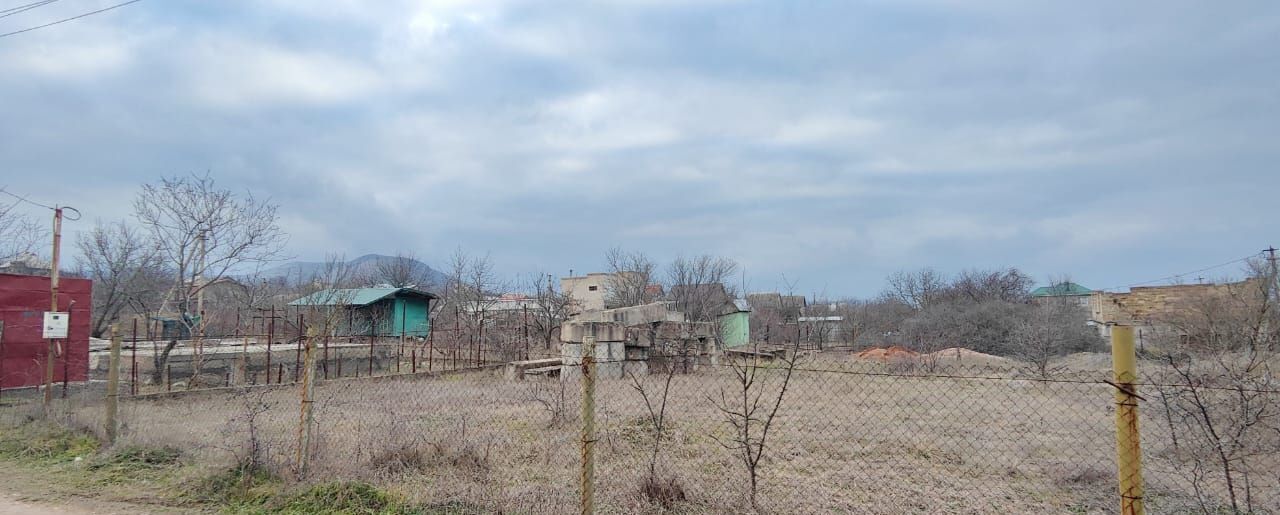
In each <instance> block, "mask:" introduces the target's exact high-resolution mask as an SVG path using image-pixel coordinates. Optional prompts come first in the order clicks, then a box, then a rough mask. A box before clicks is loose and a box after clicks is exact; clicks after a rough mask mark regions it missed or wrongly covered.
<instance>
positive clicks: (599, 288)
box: [560, 272, 662, 314]
mask: <svg viewBox="0 0 1280 515" xmlns="http://www.w3.org/2000/svg"><path fill="white" fill-rule="evenodd" d="M618 274H632V275H629V276H624V277H639V274H637V273H636V272H618ZM618 274H613V273H607V272H593V273H589V274H587V275H584V276H573V277H561V278H560V291H562V292H564V293H565V294H566V295H568V296H569V297H570V298H572V299H573V304H572V306H571V308H570V310H569V313H570V314H577V313H582V312H585V311H600V310H602V309H608V308H616V307H621V306H610V305H608V294H609V293H608V290H609V285H610V282H611V281H613V279H614V277H617V276H618ZM637 280H638V279H637ZM645 291H646V294H647V295H652V297H650V298H651V299H656V298H658V297H661V296H662V287H661V286H658V285H656V284H651V285H649V286H647V287H646V289H645Z"/></svg>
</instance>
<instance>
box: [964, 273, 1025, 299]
mask: <svg viewBox="0 0 1280 515" xmlns="http://www.w3.org/2000/svg"><path fill="white" fill-rule="evenodd" d="M1031 284H1032V279H1031V276H1029V275H1027V274H1024V273H1022V271H1021V270H1018V269H1017V268H1007V269H1004V270H975V269H970V270H965V271H963V272H960V275H958V276H956V278H955V279H954V280H953V281H951V284H950V285H949V286H948V287H947V288H946V290H947V292H948V293H949V295H948V296H950V297H952V298H955V299H958V300H961V301H968V302H988V301H1002V302H1026V300H1027V295H1028V294H1029V293H1030V291H1031Z"/></svg>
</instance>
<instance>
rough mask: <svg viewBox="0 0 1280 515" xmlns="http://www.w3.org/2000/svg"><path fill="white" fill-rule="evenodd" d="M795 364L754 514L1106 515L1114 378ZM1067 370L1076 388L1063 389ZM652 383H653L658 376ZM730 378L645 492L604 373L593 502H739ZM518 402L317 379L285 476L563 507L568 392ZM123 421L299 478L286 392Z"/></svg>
mask: <svg viewBox="0 0 1280 515" xmlns="http://www.w3.org/2000/svg"><path fill="white" fill-rule="evenodd" d="M877 367H880V368H877ZM805 368H806V370H805V371H802V372H798V373H797V375H796V378H795V379H794V381H793V386H792V390H791V391H790V392H788V397H787V400H786V402H785V403H784V407H783V410H782V412H781V414H780V419H779V421H778V425H777V427H776V429H775V430H776V433H775V434H774V435H772V436H771V439H770V442H769V446H768V451H767V452H768V457H767V459H766V461H765V463H764V464H763V466H762V469H763V472H762V474H763V477H762V487H761V488H762V489H761V492H760V500H761V504H762V506H763V508H764V509H765V510H766V511H772V512H780V513H825V512H858V513H903V512H918V513H987V512H992V511H1004V512H1012V513H1062V512H1075V513H1110V512H1113V511H1114V510H1115V506H1116V503H1117V502H1118V501H1117V499H1116V496H1115V489H1116V487H1115V479H1114V477H1113V470H1114V458H1113V456H1114V454H1113V453H1114V445H1115V437H1114V420H1113V418H1112V417H1113V416H1114V415H1113V411H1112V402H1113V400H1112V389H1111V387H1109V386H1106V385H1104V384H1098V383H1096V382H1094V383H1091V382H1088V381H1082V382H1079V383H1075V382H1054V383H1044V382H1035V381H1030V380H1026V379H1018V378H1014V377H1015V376H1013V375H1009V374H1008V373H1007V372H1008V371H995V370H977V371H975V370H972V369H966V370H965V372H969V374H968V375H969V376H972V377H975V378H973V379H954V378H952V379H941V378H936V377H904V376H892V375H879V374H881V373H883V372H884V371H885V370H886V369H885V368H884V367H883V365H877V364H859V363H850V362H849V360H847V359H845V358H844V357H843V356H830V357H825V356H824V357H820V358H818V359H817V360H813V361H810V362H809V364H808V365H806V366H805ZM807 369H829V370H831V371H828V372H817V371H810V370H807ZM949 371H950V372H959V371H960V370H959V369H950V370H949ZM1002 374H1003V375H1002ZM957 375H960V374H957ZM1024 377H1025V376H1024ZM1095 377H1096V374H1095ZM1072 378H1081V379H1087V378H1084V377H1082V376H1070V377H1063V378H1062V379H1064V380H1071V379H1072ZM649 381H651V383H650V386H651V387H652V388H660V387H661V382H660V378H659V377H656V376H654V377H650V378H649ZM731 387H732V383H731V381H730V380H729V374H728V373H727V371H726V370H724V369H723V368H720V367H704V368H703V369H701V370H699V371H697V372H696V373H694V374H690V375H680V376H676V377H675V379H674V380H673V382H672V386H671V388H672V390H671V397H670V401H669V402H670V406H669V408H668V416H669V418H670V420H669V423H668V431H669V434H666V435H664V438H663V442H664V448H663V450H662V452H661V454H660V458H659V465H658V471H659V474H660V476H661V478H662V479H661V480H660V481H659V482H658V483H655V484H649V481H648V478H647V476H648V473H647V472H648V470H647V469H648V453H649V451H650V448H651V447H650V446H651V442H652V435H651V433H650V431H651V430H650V429H649V427H650V426H648V425H647V423H646V422H645V418H644V417H645V416H646V411H645V408H644V405H643V402H642V401H641V399H640V398H639V395H637V394H636V392H635V391H634V390H633V389H632V388H631V385H630V383H629V381H628V380H608V381H602V382H601V383H600V384H599V385H598V389H597V392H598V397H597V398H598V401H597V424H598V427H599V435H598V443H597V446H596V452H597V459H598V461H597V467H596V477H597V487H596V491H597V495H598V497H597V506H598V509H599V511H600V512H602V513H646V512H663V511H677V512H726V511H730V512H741V511H746V510H747V505H746V504H745V500H744V492H745V485H746V481H747V480H746V475H745V472H744V470H743V468H742V465H741V463H740V462H739V461H737V459H736V458H735V457H734V456H733V455H732V454H731V453H730V452H729V451H727V450H726V449H725V448H724V447H723V446H721V445H720V443H719V441H720V440H723V439H724V438H726V437H727V436H728V435H729V433H730V431H729V427H728V426H727V425H726V424H725V422H724V420H723V418H722V415H721V414H720V413H719V412H718V411H717V410H716V409H715V407H714V404H713V403H712V401H711V400H710V398H711V397H712V396H718V395H719V394H720V392H721V389H725V391H727V392H732V390H731ZM528 391H529V385H528V384H526V383H512V382H506V381H503V380H502V379H501V378H500V377H498V376H497V375H496V374H493V373H488V372H485V373H475V374H470V375H461V376H452V377H441V378H431V379H425V378H417V379H404V380H383V381H379V382H357V381H342V382H329V383H324V384H321V385H319V386H318V387H317V389H316V399H317V403H316V421H317V424H318V430H317V431H316V433H315V439H314V442H315V445H314V448H313V449H312V450H311V452H312V456H313V457H312V462H311V468H310V470H309V473H308V474H307V477H305V478H300V479H301V480H302V481H303V482H330V481H364V482H369V483H372V484H374V485H377V486H379V487H381V488H383V489H385V490H387V491H390V492H392V493H393V494H394V495H397V496H400V497H402V498H404V499H406V500H407V501H408V502H411V503H414V504H416V505H421V506H440V507H466V508H467V509H468V510H478V511H502V512H519V513H524V512H534V513H559V512H565V511H572V510H573V507H574V506H576V503H577V499H578V489H577V485H578V460H579V441H578V438H579V437H578V433H577V431H578V423H577V420H576V418H577V406H578V405H579V400H578V399H579V391H578V388H577V386H576V384H575V385H572V386H571V387H570V388H568V389H567V392H566V401H565V402H566V404H567V405H568V406H569V407H570V409H569V410H568V413H566V417H567V418H568V420H567V421H565V422H564V423H560V424H550V423H549V422H550V420H549V417H550V416H551V415H550V414H549V413H548V411H547V410H546V409H544V406H542V405H540V404H539V403H537V402H535V401H532V400H530V397H529V395H528ZM98 409H99V408H98V407H96V406H85V407H82V408H80V409H78V410H76V409H73V410H70V411H69V412H68V413H67V414H66V416H67V417H68V419H74V420H77V421H79V423H81V424H86V423H87V424H92V422H93V420H95V417H96V415H95V414H96V413H97V410H98ZM255 413H256V414H255ZM251 414H253V415H252V416H251ZM121 418H122V420H125V421H126V425H125V431H124V439H123V441H122V442H121V444H120V445H121V446H139V447H148V448H155V447H167V448H178V449H182V452H183V455H184V456H190V457H191V460H193V461H194V462H196V463H200V464H202V466H206V467H208V468H209V469H210V470H220V469H226V468H227V467H229V466H230V465H232V464H234V463H241V462H243V460H245V459H246V458H247V457H253V458H254V459H256V460H259V461H260V462H261V463H262V464H263V465H264V466H266V467H268V468H271V469H272V470H274V471H275V472H276V473H277V474H280V475H282V476H286V477H288V476H290V475H292V474H294V473H295V472H296V471H294V470H293V469H292V464H293V461H294V453H295V451H296V448H295V443H296V441H297V424H298V418H299V414H298V397H297V393H296V392H295V391H293V390H290V389H270V390H267V389H262V390H253V391H249V392H246V393H238V394H226V393H223V394H219V395H216V396H209V395H200V396H192V397H189V398H173V399H163V400H147V401H142V400H138V401H128V402H125V403H124V404H123V406H122V410H121ZM1144 439H1145V441H1144V445H1145V446H1146V448H1147V449H1149V451H1148V453H1149V454H1148V456H1150V458H1149V461H1153V462H1158V463H1160V465H1161V466H1153V467H1152V471H1153V474H1150V475H1149V476H1148V491H1149V492H1150V495H1151V502H1152V503H1153V509H1155V510H1156V511H1160V512H1170V511H1180V510H1183V509H1186V508H1187V507H1188V506H1187V505H1185V504H1183V503H1185V502H1186V495H1185V493H1184V492H1185V488H1186V485H1184V484H1182V483H1180V482H1179V479H1178V476H1177V474H1175V473H1174V472H1176V471H1175V470H1174V469H1176V463H1175V462H1174V461H1171V460H1172V458H1168V457H1166V456H1164V455H1163V454H1161V452H1162V451H1161V450H1162V449H1163V448H1164V447H1166V446H1167V442H1166V440H1167V435H1164V434H1162V433H1161V432H1160V428H1159V427H1158V424H1147V425H1146V427H1145V428H1144ZM1162 467H1163V468H1162ZM1277 492H1280V488H1275V487H1272V488H1270V489H1268V490H1267V491H1265V492H1262V491H1259V492H1258V495H1259V496H1260V497H1262V496H1264V495H1265V496H1266V498H1267V499H1269V502H1270V503H1271V504H1269V505H1267V507H1268V508H1270V509H1277V510H1280V505H1277V503H1280V493H1277ZM1161 503H1164V504H1161Z"/></svg>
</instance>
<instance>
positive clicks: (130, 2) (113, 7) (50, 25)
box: [0, 0, 142, 38]
mask: <svg viewBox="0 0 1280 515" xmlns="http://www.w3.org/2000/svg"><path fill="white" fill-rule="evenodd" d="M141 1H142V0H129V1H128V2H123V3H119V4H116V5H113V6H110V7H103V8H102V9H98V10H96V11H89V12H87V13H82V14H77V15H75V16H72V17H70V18H63V19H61V20H58V21H53V22H49V23H46V24H44V25H36V26H35V27H27V28H25V29H22V30H15V31H13V32H6V33H4V34H0V38H3V37H8V36H12V35H14V34H22V33H23V32H31V31H33V30H36V29H43V28H45V27H52V26H54V25H58V24H60V23H66V22H69V21H72V20H78V19H80V18H84V17H86V16H93V15H95V14H98V13H102V12H107V11H110V10H112V9H119V8H121V7H124V6H126V5H129V4H135V3H138V2H141Z"/></svg>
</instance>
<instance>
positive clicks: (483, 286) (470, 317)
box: [444, 248, 507, 360]
mask: <svg viewBox="0 0 1280 515" xmlns="http://www.w3.org/2000/svg"><path fill="white" fill-rule="evenodd" d="M449 270H450V274H449V283H448V285H446V288H445V293H444V297H445V303H446V304H451V305H453V307H454V313H455V314H456V316H457V317H458V322H459V325H460V328H461V329H462V330H464V331H466V333H467V334H466V344H467V349H468V350H470V351H471V352H472V353H473V354H472V355H473V356H474V357H475V359H477V360H479V358H480V354H481V353H482V352H483V349H484V345H485V342H486V341H488V340H491V339H493V336H494V335H493V334H492V332H490V334H487V335H486V334H485V330H486V329H485V327H486V325H487V324H488V323H489V322H491V316H492V315H493V307H494V306H495V305H496V304H497V302H498V294H500V293H502V292H504V291H506V289H507V284H506V283H504V282H503V281H502V280H501V279H500V278H499V277H498V275H497V272H496V271H495V270H494V265H493V260H492V258H490V256H489V255H488V254H485V255H483V256H473V255H471V254H468V253H467V252H466V251H464V250H462V249H461V248H458V249H456V250H454V252H453V255H452V256H451V257H450V258H449ZM460 336H461V335H454V338H455V342H457V343H461V342H460V341H459V338H460ZM455 350H456V349H455Z"/></svg>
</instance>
